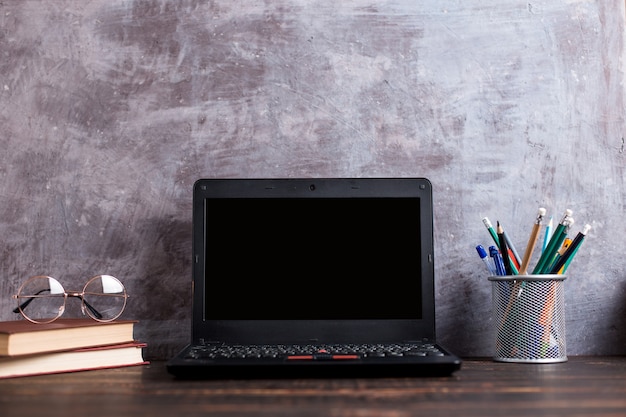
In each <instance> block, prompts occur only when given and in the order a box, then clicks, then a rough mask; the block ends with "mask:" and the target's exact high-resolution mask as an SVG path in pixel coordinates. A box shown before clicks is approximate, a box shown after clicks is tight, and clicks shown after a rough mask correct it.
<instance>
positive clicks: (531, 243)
mask: <svg viewBox="0 0 626 417" xmlns="http://www.w3.org/2000/svg"><path fill="white" fill-rule="evenodd" d="M545 215H546V209H545V208H543V207H539V210H538V211H537V217H536V218H535V223H534V224H533V229H532V231H531V232H530V237H529V238H528V244H526V250H525V251H524V259H522V265H521V266H520V269H519V273H520V275H526V273H527V272H528V264H529V263H530V258H532V256H533V252H534V250H535V246H537V240H538V238H539V230H540V229H541V222H542V221H543V216H545Z"/></svg>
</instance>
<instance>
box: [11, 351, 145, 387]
mask: <svg viewBox="0 0 626 417" xmlns="http://www.w3.org/2000/svg"><path fill="white" fill-rule="evenodd" d="M145 346H146V344H145V343H140V342H131V343H122V344H117V345H108V346H98V347H88V348H81V349H75V350H70V351H62V352H49V353H39V354H35V355H21V356H5V357H3V358H0V379H2V378H15V377H19V376H33V375H46V374H58V373H62V372H78V371H89V370H95V369H106V368H121V367H124V366H135V365H144V364H147V363H148V362H147V361H144V359H143V352H142V349H143V348H144V347H145Z"/></svg>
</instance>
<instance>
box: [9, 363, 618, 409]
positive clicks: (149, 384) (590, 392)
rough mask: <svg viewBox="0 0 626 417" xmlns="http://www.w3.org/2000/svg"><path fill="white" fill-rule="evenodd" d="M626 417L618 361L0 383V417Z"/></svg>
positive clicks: (111, 372) (159, 370)
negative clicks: (441, 371) (397, 374)
mask: <svg viewBox="0 0 626 417" xmlns="http://www.w3.org/2000/svg"><path fill="white" fill-rule="evenodd" d="M222 415H225V416H271V417H280V416H290V417H294V416H295V417H304V416H307V417H308V416H311V417H320V416H331V417H343V416H345V417H371V416H382V417H405V416H431V417H432V416H459V417H460V416H469V417H471V416H480V417H485V416H495V415H501V416H525V417H528V416H531V417H535V416H585V417H590V416H591V417H599V416H626V356H625V357H570V358H569V360H568V361H567V362H563V363H555V364H516V363H501V362H494V361H492V360H491V359H489V358H477V359H465V360H464V362H463V366H462V368H461V370H459V371H458V372H455V373H454V374H453V375H452V376H449V377H417V378H371V379H368V378H347V379H276V380H272V379H260V380H208V381H184V380H176V379H174V378H173V377H172V376H171V375H169V374H168V373H167V371H166V369H165V363H163V362H152V363H151V364H149V365H143V366H137V367H128V368H118V369H108V370H98V371H86V372H77V373H67V374H57V375H45V376H34V377H23V378H13V379H4V380H0V416H2V417H13V416H20V417H22V416H46V417H53V416H64V417H67V416H76V417H78V416H80V417H88V416H93V417H99V416H114V417H122V416H150V417H159V416H167V417H178V416H181V417H182V416H185V417H191V416H222Z"/></svg>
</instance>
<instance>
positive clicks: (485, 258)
mask: <svg viewBox="0 0 626 417" xmlns="http://www.w3.org/2000/svg"><path fill="white" fill-rule="evenodd" d="M476 252H478V256H480V259H482V261H483V263H484V264H485V265H486V266H487V270H489V273H490V274H491V275H498V272H497V271H496V265H495V264H494V263H493V260H492V259H490V258H489V255H487V251H486V250H485V248H484V247H483V245H478V246H476Z"/></svg>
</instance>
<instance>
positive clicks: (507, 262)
mask: <svg viewBox="0 0 626 417" xmlns="http://www.w3.org/2000/svg"><path fill="white" fill-rule="evenodd" d="M496 224H497V225H498V229H497V230H498V231H497V234H498V240H499V241H500V253H501V254H502V262H504V269H505V271H506V274H507V275H513V270H512V269H511V258H510V257H509V248H508V247H507V245H506V239H505V237H504V229H503V228H502V226H501V225H500V222H499V221H498V222H496Z"/></svg>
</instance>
